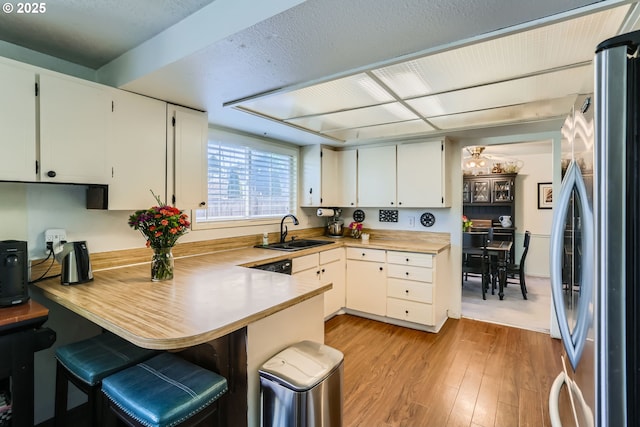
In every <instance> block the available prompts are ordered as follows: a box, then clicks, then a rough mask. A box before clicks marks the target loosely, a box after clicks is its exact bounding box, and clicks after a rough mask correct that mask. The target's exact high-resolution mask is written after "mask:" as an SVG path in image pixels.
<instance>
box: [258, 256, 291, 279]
mask: <svg viewBox="0 0 640 427" xmlns="http://www.w3.org/2000/svg"><path fill="white" fill-rule="evenodd" d="M292 267H293V264H292V263H291V260H290V259H283V260H280V261H275V262H270V263H267V264H261V265H256V266H255V267H252V268H257V269H258V270H266V271H273V272H276V273H280V274H289V275H291V269H292Z"/></svg>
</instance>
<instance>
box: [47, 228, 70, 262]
mask: <svg viewBox="0 0 640 427" xmlns="http://www.w3.org/2000/svg"><path fill="white" fill-rule="evenodd" d="M66 241H67V231H66V230H65V229H63V228H50V229H48V230H45V232H44V242H45V254H46V255H49V251H50V249H52V250H53V252H54V253H58V252H60V246H62V242H66Z"/></svg>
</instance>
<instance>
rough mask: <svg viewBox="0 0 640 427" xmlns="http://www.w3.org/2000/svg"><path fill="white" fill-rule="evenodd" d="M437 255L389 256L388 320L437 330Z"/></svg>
mask: <svg viewBox="0 0 640 427" xmlns="http://www.w3.org/2000/svg"><path fill="white" fill-rule="evenodd" d="M432 258H433V255H429V254H416V253H410V252H395V251H394V252H391V251H390V252H388V253H387V263H388V264H389V265H388V269H389V271H388V276H389V284H388V287H387V316H389V317H392V318H394V319H400V320H406V321H408V322H415V323H421V324H424V325H429V326H434V325H435V320H436V319H435V317H434V310H433V301H434V298H433V291H434V289H433V278H434V274H433V266H434V263H433V259H432Z"/></svg>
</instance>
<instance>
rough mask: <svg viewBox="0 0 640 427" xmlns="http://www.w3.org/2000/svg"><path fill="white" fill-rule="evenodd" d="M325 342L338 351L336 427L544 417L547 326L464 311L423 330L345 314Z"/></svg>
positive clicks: (435, 426) (506, 424)
mask: <svg viewBox="0 0 640 427" xmlns="http://www.w3.org/2000/svg"><path fill="white" fill-rule="evenodd" d="M325 343H326V344H327V345H330V346H332V347H334V348H337V349H338V350H340V351H342V352H343V353H344V355H345V360H344V427H392V426H393V427H401V426H402V427H454V426H455V427H457V426H465V427H516V426H520V427H525V426H532V427H533V426H535V427H541V426H549V425H550V421H549V414H548V399H549V389H550V387H551V383H552V382H553V379H554V378H555V377H556V375H558V373H559V372H560V371H561V370H562V366H561V362H560V357H559V355H560V353H561V346H562V344H561V342H560V341H559V340H555V339H552V338H550V337H549V335H548V334H543V333H539V332H533V331H528V330H524V329H517V328H511V327H507V326H501V325H496V324H491V323H485V322H479V321H474V320H469V319H461V320H455V319H449V320H448V321H447V323H446V324H445V325H444V327H443V328H442V330H441V331H440V333H438V334H431V333H428V332H421V331H416V330H412V329H407V328H402V327H397V326H393V325H388V324H385V323H381V322H376V321H372V320H368V319H363V318H359V317H355V316H350V315H346V314H345V315H340V316H335V317H334V318H332V319H330V320H329V321H327V322H326V325H325Z"/></svg>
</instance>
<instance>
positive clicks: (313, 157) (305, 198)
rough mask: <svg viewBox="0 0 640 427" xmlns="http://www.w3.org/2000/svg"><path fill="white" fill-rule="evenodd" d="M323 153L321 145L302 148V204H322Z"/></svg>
mask: <svg viewBox="0 0 640 427" xmlns="http://www.w3.org/2000/svg"><path fill="white" fill-rule="evenodd" d="M321 153H322V148H321V147H320V145H307V146H303V147H302V148H301V149H300V156H301V157H302V159H301V163H302V177H301V183H300V188H301V191H300V193H301V194H300V206H320V197H321V190H320V185H321V178H320V174H321V173H322V166H321V160H320V157H321Z"/></svg>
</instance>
